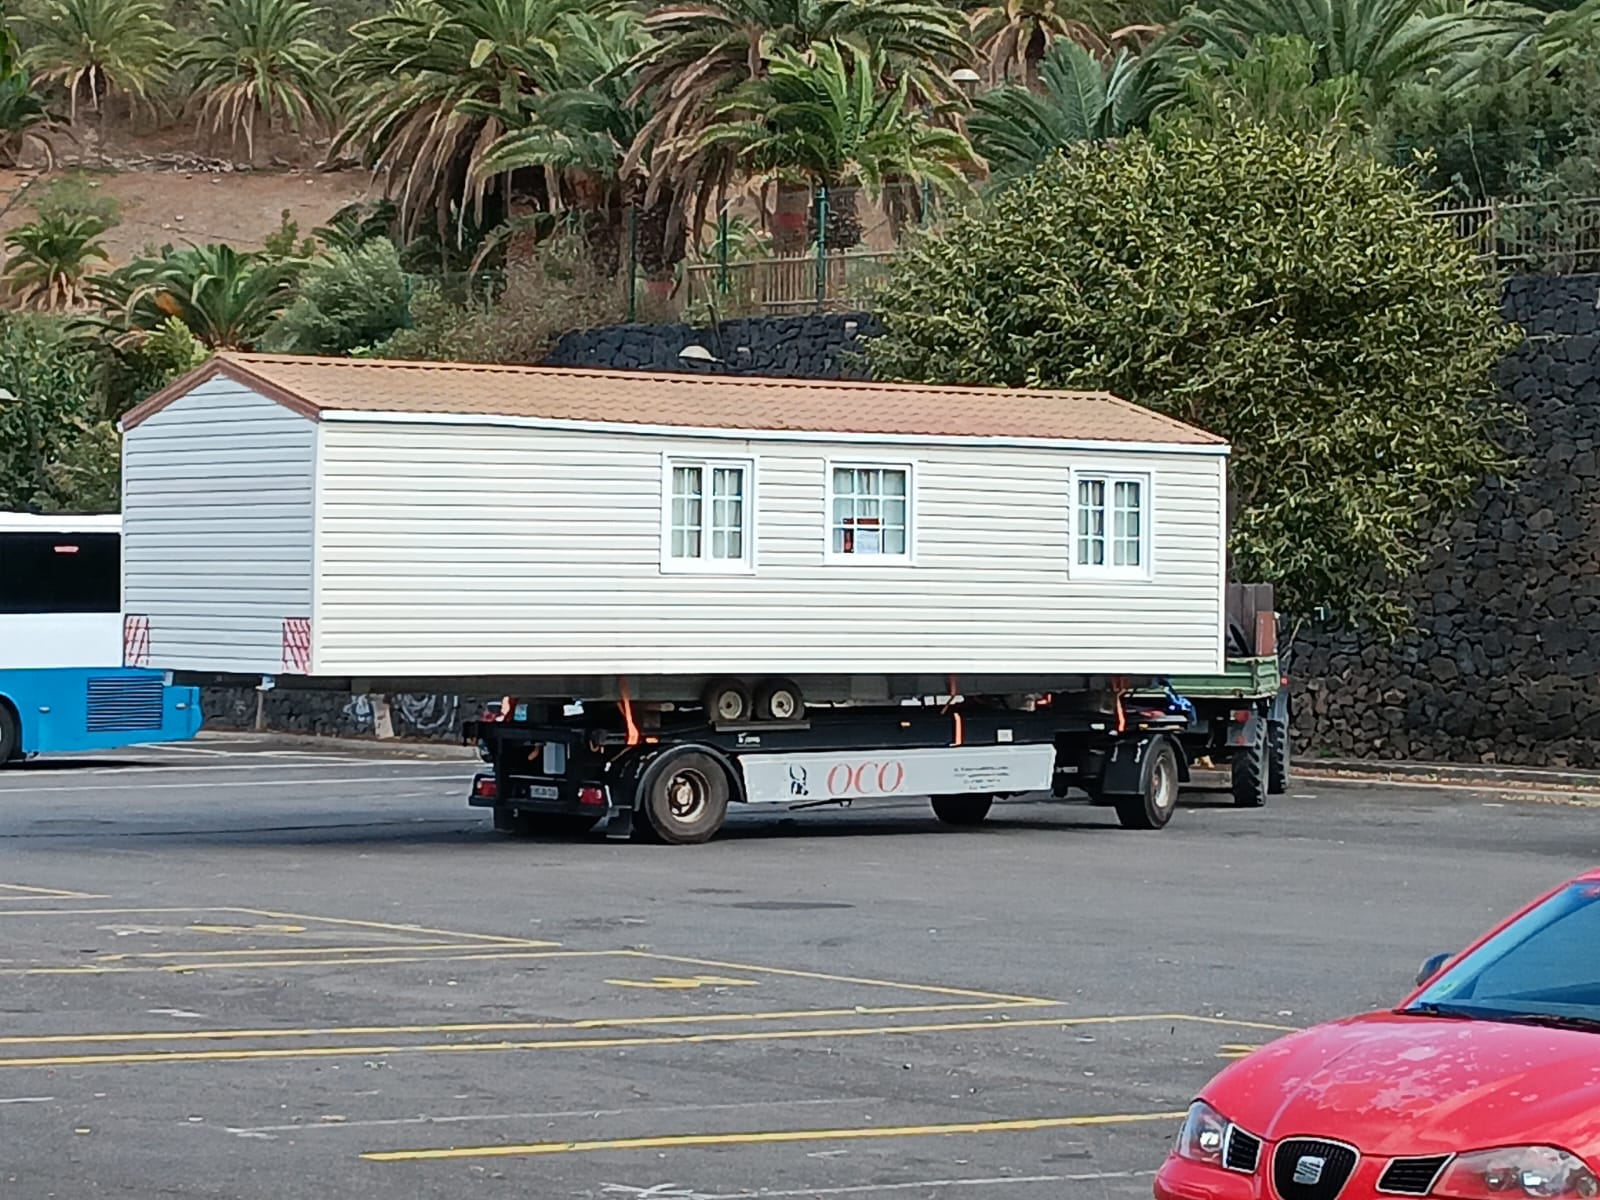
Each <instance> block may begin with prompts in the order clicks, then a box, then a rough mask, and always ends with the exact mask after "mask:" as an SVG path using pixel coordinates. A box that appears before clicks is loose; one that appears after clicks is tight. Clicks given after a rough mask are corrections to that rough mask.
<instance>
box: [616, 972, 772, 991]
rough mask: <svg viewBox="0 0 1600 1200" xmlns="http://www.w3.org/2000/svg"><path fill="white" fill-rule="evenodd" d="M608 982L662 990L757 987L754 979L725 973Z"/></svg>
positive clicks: (630, 986)
mask: <svg viewBox="0 0 1600 1200" xmlns="http://www.w3.org/2000/svg"><path fill="white" fill-rule="evenodd" d="M606 982H607V983H610V984H615V985H616V986H617V987H625V988H656V989H659V990H661V991H680V992H685V991H698V990H699V989H700V988H703V987H713V988H715V987H756V986H757V984H756V981H755V980H754V979H730V978H728V977H727V976H724V975H688V976H682V975H657V976H656V977H655V978H654V979H608V980H606Z"/></svg>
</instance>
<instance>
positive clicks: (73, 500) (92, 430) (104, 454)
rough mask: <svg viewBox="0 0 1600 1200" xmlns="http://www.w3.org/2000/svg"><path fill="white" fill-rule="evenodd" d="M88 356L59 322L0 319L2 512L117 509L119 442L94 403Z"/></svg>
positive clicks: (90, 354) (12, 317) (92, 372)
mask: <svg viewBox="0 0 1600 1200" xmlns="http://www.w3.org/2000/svg"><path fill="white" fill-rule="evenodd" d="M95 374H96V366H95V358H94V354H93V351H92V350H91V349H90V348H89V347H88V346H86V345H84V344H83V343H81V342H80V341H78V340H76V339H74V338H73V337H72V336H71V335H70V334H69V333H68V332H67V330H66V329H65V328H64V326H62V325H61V323H60V322H59V321H55V320H51V319H49V318H44V317H38V316H33V315H31V314H9V315H6V316H4V317H3V318H0V387H3V388H4V389H5V390H6V392H8V393H9V394H10V396H11V398H10V399H0V510H46V511H49V510H60V509H78V510H87V511H90V512H95V511H104V510H112V511H114V510H115V509H116V506H117V436H116V431H115V430H114V429H113V428H112V427H111V426H110V424H109V423H108V422H106V421H105V420H104V419H103V416H102V414H101V413H100V411H99V409H98V405H97V392H96V389H95Z"/></svg>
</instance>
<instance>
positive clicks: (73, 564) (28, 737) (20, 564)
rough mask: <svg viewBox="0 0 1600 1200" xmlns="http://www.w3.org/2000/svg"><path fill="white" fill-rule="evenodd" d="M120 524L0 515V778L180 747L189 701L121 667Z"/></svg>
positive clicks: (194, 709)
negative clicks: (60, 757) (74, 757)
mask: <svg viewBox="0 0 1600 1200" xmlns="http://www.w3.org/2000/svg"><path fill="white" fill-rule="evenodd" d="M121 544H122V518H121V517H120V516H117V515H116V514H112V515H109V516H69V515H57V514H52V515H47V516H36V515H33V514H31V513H0V767H3V766H5V765H6V764H8V763H13V762H16V761H18V760H19V759H22V758H26V757H28V756H29V755H34V754H57V753H64V752H70V751H75V750H114V749H117V748H118V747H121V746H133V745H140V744H144V743H149V742H172V741H181V740H183V739H186V738H192V737H194V735H195V734H196V733H198V732H199V729H200V719H201V713H200V693H199V689H197V688H191V687H174V686H170V685H169V684H168V683H167V682H166V677H165V675H164V674H163V673H162V672H161V671H154V670H149V669H147V668H138V667H124V666H122V665H121V664H122V663H123V661H124V632H123V618H122V545H121Z"/></svg>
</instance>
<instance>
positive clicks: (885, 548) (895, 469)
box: [828, 463, 912, 560]
mask: <svg viewBox="0 0 1600 1200" xmlns="http://www.w3.org/2000/svg"><path fill="white" fill-rule="evenodd" d="M828 488H829V490H828V511H829V519H830V534H829V536H830V539H831V541H830V545H829V547H828V549H829V555H830V556H831V557H836V558H848V559H857V560H860V559H868V558H872V559H881V558H890V559H893V558H899V559H909V558H910V557H911V553H912V543H911V538H912V527H911V506H912V493H911V467H910V466H909V465H907V464H903V463H902V464H898V465H894V466H880V465H871V466H866V465H858V464H851V463H829V464H828Z"/></svg>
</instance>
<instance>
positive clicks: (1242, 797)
mask: <svg viewBox="0 0 1600 1200" xmlns="http://www.w3.org/2000/svg"><path fill="white" fill-rule="evenodd" d="M1267 724H1268V722H1266V721H1264V720H1260V719H1257V721H1256V726H1257V729H1256V737H1255V741H1253V742H1252V743H1251V744H1250V745H1248V746H1239V747H1237V748H1236V749H1235V750H1234V752H1233V772H1232V776H1233V777H1232V784H1233V806H1234V807H1235V808H1260V807H1261V806H1262V805H1264V804H1265V803H1266V802H1267Z"/></svg>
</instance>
